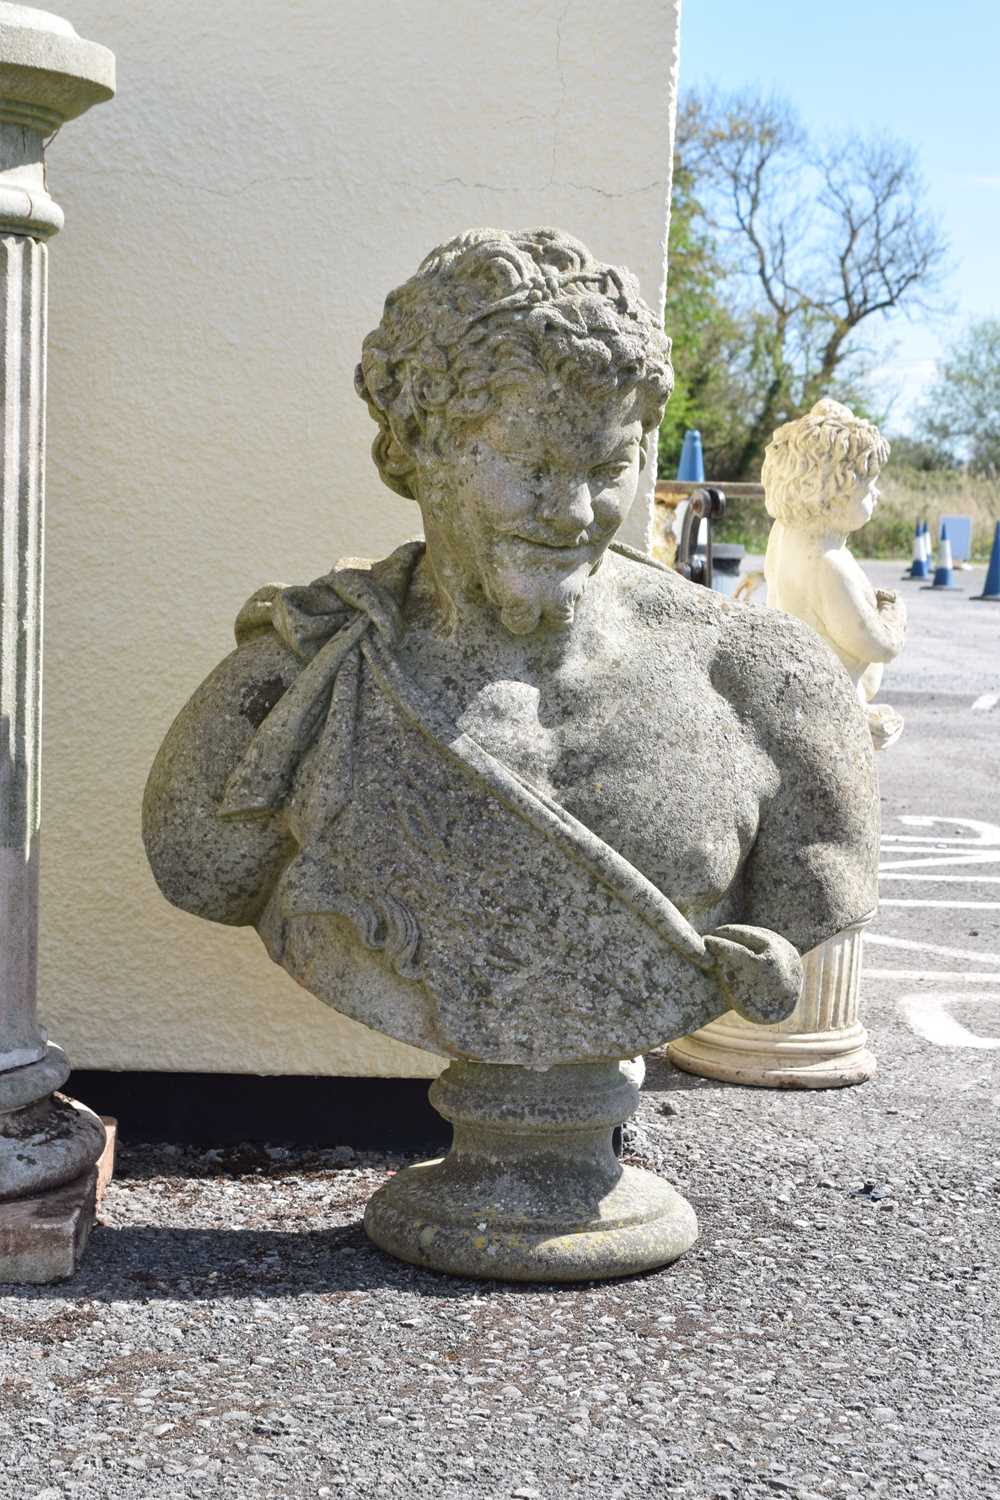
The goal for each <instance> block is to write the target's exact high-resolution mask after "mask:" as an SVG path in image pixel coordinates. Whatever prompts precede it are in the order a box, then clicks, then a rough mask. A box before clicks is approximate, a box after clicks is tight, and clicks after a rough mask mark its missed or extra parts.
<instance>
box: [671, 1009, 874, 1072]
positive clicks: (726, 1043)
mask: <svg viewBox="0 0 1000 1500" xmlns="http://www.w3.org/2000/svg"><path fill="white" fill-rule="evenodd" d="M748 1032H751V1033H752V1032H760V1033H761V1034H760V1035H756V1036H755V1035H753V1034H750V1035H748ZM867 1044H868V1033H867V1032H866V1031H865V1028H864V1027H863V1026H862V1025H861V1024H860V1022H858V1023H855V1024H854V1025H853V1026H848V1027H845V1028H844V1029H843V1030H842V1031H836V1032H830V1031H817V1032H798V1033H796V1034H795V1035H792V1036H789V1035H784V1036H782V1035H775V1034H773V1033H772V1032H770V1030H769V1029H766V1028H764V1027H759V1028H758V1027H753V1028H750V1027H748V1026H747V1024H746V1023H745V1022H744V1021H742V1020H741V1018H740V1017H739V1016H737V1015H735V1013H733V1012H730V1013H729V1014H727V1015H725V1016H722V1017H720V1019H719V1020H718V1021H712V1022H711V1025H710V1027H705V1028H703V1029H702V1030H701V1031H696V1032H694V1033H693V1034H692V1035H691V1036H685V1037H680V1038H679V1039H678V1040H677V1041H676V1042H671V1043H670V1045H669V1047H668V1048H667V1056H668V1057H669V1058H670V1061H671V1062H672V1063H673V1064H674V1066H675V1067H677V1068H680V1069H682V1071H683V1072H685V1073H695V1074H697V1075H698V1076H699V1077H701V1078H718V1079H720V1080H721V1081H722V1082H723V1083H742V1084H749V1085H751V1086H753V1087H756V1088H770V1089H838V1088H847V1087H849V1086H850V1085H851V1084H854V1083H864V1082H865V1081H866V1080H867V1079H869V1078H872V1077H873V1076H874V1074H875V1070H876V1067H877V1063H876V1061H875V1057H874V1055H873V1053H871V1052H870V1051H869V1050H868V1045H867Z"/></svg>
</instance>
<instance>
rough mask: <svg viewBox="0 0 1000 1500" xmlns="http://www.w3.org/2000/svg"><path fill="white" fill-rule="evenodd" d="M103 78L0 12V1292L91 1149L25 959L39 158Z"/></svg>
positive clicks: (54, 41)
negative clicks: (29, 1210)
mask: <svg viewBox="0 0 1000 1500" xmlns="http://www.w3.org/2000/svg"><path fill="white" fill-rule="evenodd" d="M114 69H115V64H114V57H113V56H112V54H111V53H110V52H109V51H107V49H106V48H104V47H99V46H96V45H95V44H94V43H92V42H87V41H84V40H83V39H82V38H81V37H79V36H77V34H76V32H75V31H74V29H73V27H72V26H71V25H70V24H69V22H68V21H64V20H62V19H61V17H59V16H54V15H51V14H49V13H48V12H47V11H42V10H35V9H33V8H32V7H30V6H25V5H8V4H0V337H2V348H0V421H2V424H3V425H2V463H0V476H2V477H0V504H2V517H0V1280H3V1279H22V1276H21V1273H22V1272H24V1273H25V1274H24V1278H23V1279H47V1278H44V1277H41V1276H38V1277H35V1276H29V1273H30V1270H31V1268H30V1266H28V1265H27V1261H26V1260H25V1256H24V1253H23V1246H21V1247H20V1251H19V1255H18V1254H15V1249H16V1248H17V1247H15V1248H12V1242H11V1238H10V1237H11V1234H12V1231H11V1230H10V1229H9V1225H8V1223H7V1220H8V1219H10V1222H13V1218H11V1215H10V1213H9V1211H8V1210H5V1209H4V1208H3V1206H2V1205H3V1203H4V1202H5V1201H8V1200H11V1199H19V1200H20V1199H25V1198H30V1197H34V1196H35V1195H39V1194H44V1193H51V1192H52V1191H53V1190H54V1189H56V1188H59V1187H61V1186H62V1185H63V1184H66V1183H70V1182H74V1181H76V1180H78V1179H81V1178H82V1177H86V1176H88V1175H89V1174H91V1172H92V1169H93V1165H94V1163H95V1161H96V1160H97V1158H98V1156H99V1155H100V1153H101V1150H102V1149H103V1146H104V1127H103V1126H102V1124H101V1122H100V1120H99V1119H98V1118H97V1117H96V1115H93V1114H92V1113H91V1112H90V1110H88V1109H85V1108H84V1106H82V1105H80V1104H76V1103H74V1102H73V1101H72V1100H69V1099H65V1098H63V1097H62V1096H60V1095H55V1096H53V1091H54V1090H55V1089H58V1088H59V1087H60V1086H61V1085H62V1084H63V1083H64V1082H65V1081H66V1078H67V1077H68V1075H69V1064H68V1063H67V1061H66V1057H65V1054H64V1053H63V1052H62V1051H61V1049H60V1048H59V1047H56V1046H54V1045H53V1044H52V1043H50V1042H49V1041H48V1040H47V1038H46V1034H45V1032H44V1030H43V1029H42V1027H40V1026H39V1024H38V1018H37V990H36V966H37V965H36V960H37V938H38V853H39V849H38V834H39V752H40V740H39V726H40V719H41V687H42V640H41V631H42V538H43V509H44V492H45V353H46V266H47V256H48V251H47V248H46V244H45V241H46V240H47V239H49V238H50V237H51V236H52V235H54V234H56V233H57V232H58V230H59V229H60V228H61V227H62V223H63V215H62V210H61V209H60V208H59V205H58V204H57V203H55V202H54V201H53V199H52V198H50V196H49V194H48V191H47V184H46V177H45V161H44V151H45V145H46V142H47V141H48V139H49V138H50V137H51V136H52V135H54V134H55V132H56V131H57V130H59V129H60V127H61V126H63V125H64V124H65V123H66V121H67V120H72V119H74V118H75V116H77V115H80V114H82V113H83V112H84V110H87V109H89V108H90V107H91V105H93V104H99V103H101V102H102V101H103V100H105V99H110V98H111V96H112V94H113V93H114ZM24 1208H25V1205H23V1204H19V1205H18V1209H19V1212H18V1214H17V1215H15V1216H14V1218H16V1220H17V1223H18V1224H19V1225H20V1226H22V1229H23V1226H24V1225H25V1224H27V1223H28V1218H29V1217H30V1216H27V1217H26V1214H25V1212H24ZM5 1215H6V1217H5ZM78 1238H79V1235H78ZM29 1258H30V1257H29ZM12 1266H14V1267H16V1268H17V1275H16V1276H15V1275H14V1274H13V1273H11V1267H12ZM5 1273H6V1274H5Z"/></svg>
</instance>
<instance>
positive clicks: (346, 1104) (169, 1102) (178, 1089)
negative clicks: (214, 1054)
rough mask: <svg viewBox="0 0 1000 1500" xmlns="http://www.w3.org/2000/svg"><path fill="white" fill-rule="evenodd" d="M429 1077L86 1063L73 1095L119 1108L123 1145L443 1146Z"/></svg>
mask: <svg viewBox="0 0 1000 1500" xmlns="http://www.w3.org/2000/svg"><path fill="white" fill-rule="evenodd" d="M429 1086H430V1081H429V1080H428V1079H426V1078H300V1077H287V1076H285V1077H280V1078H260V1077H257V1076H253V1075H245V1074H234V1073H105V1072H96V1071H95V1072H89V1071H87V1070H85V1069H81V1070H80V1071H79V1072H75V1073H74V1074H73V1076H72V1077H71V1079H70V1081H69V1083H68V1084H67V1085H66V1089H67V1092H68V1093H69V1094H71V1095H72V1097H73V1098H74V1099H80V1100H82V1101H83V1103H84V1104H89V1106H90V1108H91V1109H93V1110H95V1111H96V1112H97V1114H100V1115H114V1116H115V1117H116V1119H117V1120H118V1129H119V1135H120V1137H121V1139H122V1141H123V1142H124V1143H125V1144H126V1145H127V1144H128V1143H130V1142H135V1141H168V1142H172V1143H174V1144H176V1145H183V1146H235V1145H238V1144H239V1143H240V1142H241V1141H258V1142H262V1141H268V1142H271V1143H273V1144H275V1145H298V1146H326V1147H330V1146H352V1147H354V1148H355V1149H356V1150H369V1151H371V1150H386V1149H396V1150H400V1151H409V1150H417V1149H421V1148H423V1147H443V1146H447V1145H448V1143H449V1142H450V1140H451V1127H450V1126H449V1125H447V1124H446V1123H445V1121H444V1120H442V1118H441V1116H440V1115H439V1114H437V1113H436V1112H435V1111H434V1110H433V1109H432V1108H431V1105H430V1103H429V1101H428V1098H427V1090H428V1088H429Z"/></svg>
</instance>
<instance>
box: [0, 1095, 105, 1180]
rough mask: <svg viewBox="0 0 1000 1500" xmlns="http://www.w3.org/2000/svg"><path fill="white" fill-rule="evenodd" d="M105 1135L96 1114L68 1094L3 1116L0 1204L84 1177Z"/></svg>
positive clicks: (0, 1137) (1, 1126) (103, 1142)
mask: <svg viewBox="0 0 1000 1500" xmlns="http://www.w3.org/2000/svg"><path fill="white" fill-rule="evenodd" d="M8 1076H9V1075H8ZM105 1139H106V1132H105V1129H104V1125H103V1124H102V1123H101V1121H100V1120H99V1119H98V1117H97V1115H95V1114H94V1112H93V1111H92V1110H89V1109H88V1108H87V1106H86V1105H85V1104H80V1103H79V1102H78V1101H77V1100H76V1099H68V1098H66V1096H65V1095H64V1094H52V1095H51V1096H50V1097H49V1098H47V1099H40V1100H38V1101H37V1102H36V1103H34V1104H29V1105H26V1106H25V1107H24V1108H23V1109H12V1110H9V1111H7V1112H6V1113H2V1114H0V1204H3V1203H5V1202H7V1201H8V1200H11V1199H20V1198H28V1197H32V1196H34V1195H35V1194H38V1193H47V1192H50V1191H51V1190H52V1189H54V1188H58V1187H62V1186H63V1184H64V1183H68V1182H72V1181H73V1180H74V1179H75V1178H78V1177H81V1176H83V1175H85V1174H86V1173H87V1172H89V1170H90V1168H91V1167H93V1166H94V1164H95V1162H96V1161H97V1159H98V1157H99V1156H100V1155H101V1152H102V1151H103V1150H104V1145H105Z"/></svg>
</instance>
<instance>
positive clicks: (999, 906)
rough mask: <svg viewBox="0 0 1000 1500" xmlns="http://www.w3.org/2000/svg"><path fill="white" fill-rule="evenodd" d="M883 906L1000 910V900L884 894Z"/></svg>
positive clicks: (880, 901)
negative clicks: (964, 899) (945, 899)
mask: <svg viewBox="0 0 1000 1500" xmlns="http://www.w3.org/2000/svg"><path fill="white" fill-rule="evenodd" d="M878 904H879V907H883V906H945V907H947V909H948V910H949V911H1000V901H921V900H920V898H919V897H918V896H895V897H889V896H882V897H880V898H879V903H878Z"/></svg>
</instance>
